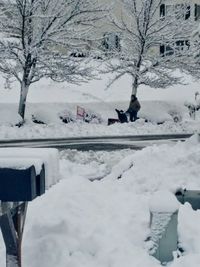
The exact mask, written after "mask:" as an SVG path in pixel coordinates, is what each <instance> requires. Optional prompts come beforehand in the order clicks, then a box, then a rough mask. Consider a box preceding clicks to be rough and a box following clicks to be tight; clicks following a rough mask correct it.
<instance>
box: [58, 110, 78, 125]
mask: <svg viewBox="0 0 200 267" xmlns="http://www.w3.org/2000/svg"><path fill="white" fill-rule="evenodd" d="M58 116H59V118H60V119H61V120H62V122H64V123H69V122H73V121H75V120H76V118H75V116H74V115H73V114H72V113H71V111H69V110H67V109H64V110H62V111H60V112H59V113H58Z"/></svg>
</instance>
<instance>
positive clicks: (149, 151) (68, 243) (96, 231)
mask: <svg viewBox="0 0 200 267" xmlns="http://www.w3.org/2000/svg"><path fill="white" fill-rule="evenodd" d="M102 153H103V152H102ZM119 153H120V152H119ZM86 155H87V154H86ZM116 157H117V154H116ZM73 159H74V160H75V157H74V158H73ZM73 166H74V167H73ZM75 166H76V168H75ZM84 169H87V171H85V172H84V171H83V170H84ZM90 170H91V172H94V168H93V163H92V162H90V160H88V161H86V159H85V160H84V161H82V163H81V161H79V164H77V162H74V163H72V162H71V161H70V157H67V156H66V158H65V157H64V155H63V157H62V161H61V171H62V178H63V180H61V182H60V183H58V184H57V185H56V186H54V187H53V188H52V189H51V190H49V191H48V192H47V193H46V195H44V196H42V197H41V198H39V199H36V201H34V202H33V203H32V204H30V206H29V210H28V217H27V224H26V228H25V235H24V243H23V252H24V257H23V261H24V266H25V267H38V266H42V267H55V266H59V267H65V266H70V267H83V266H87V267H94V266H95V267H121V266H124V267H133V266H134V267H144V266H148V267H157V266H160V263H159V262H157V261H156V260H155V259H154V258H153V257H151V256H149V254H148V251H147V247H146V243H145V239H146V237H147V236H148V234H149V201H150V199H151V196H152V194H153V193H154V192H156V191H158V190H169V191H171V192H174V191H175V190H176V189H177V188H179V187H186V188H188V189H200V179H199V173H200V144H199V142H198V141H197V138H196V137H195V136H194V137H192V138H191V139H189V140H188V141H187V142H185V143H177V144H173V145H161V146H152V147H148V148H145V149H143V150H142V151H136V152H135V153H134V154H131V155H129V156H127V157H124V159H123V160H121V161H120V163H118V164H116V165H115V166H114V167H113V169H112V171H111V173H110V175H108V176H107V177H106V178H105V179H103V180H101V181H94V182H90V181H88V180H87V179H85V178H87V177H88V174H89V171H90ZM84 176H85V177H84ZM117 178H120V179H117ZM199 224H200V215H199V211H196V212H195V211H193V210H192V209H191V207H190V206H189V205H188V204H185V205H184V206H183V205H181V206H180V212H179V225H178V230H179V240H180V242H181V245H182V247H183V248H184V249H185V253H184V255H183V256H182V257H180V258H177V259H175V260H174V262H173V263H172V264H171V265H170V266H171V267H188V266H192V267H198V266H199V262H200V231H199ZM0 246H1V250H0V252H1V257H0V265H1V266H2V267H4V266H5V265H4V263H3V262H4V257H3V254H2V253H3V249H2V242H1V243H0Z"/></svg>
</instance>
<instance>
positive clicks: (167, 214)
mask: <svg viewBox="0 0 200 267" xmlns="http://www.w3.org/2000/svg"><path fill="white" fill-rule="evenodd" d="M178 210H179V202H178V201H177V199H176V197H175V196H174V195H173V194H172V193H171V192H168V191H158V192H156V193H155V194H154V196H153V197H152V199H151V202H150V228H151V237H150V240H151V247H150V251H149V252H150V254H151V255H152V256H154V257H155V258H156V259H158V260H159V261H160V262H161V263H162V264H166V263H168V262H169V261H172V260H173V258H174V255H173V252H175V251H177V249H178V232H177V224H178Z"/></svg>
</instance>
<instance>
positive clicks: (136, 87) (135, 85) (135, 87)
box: [131, 77, 138, 96]
mask: <svg viewBox="0 0 200 267" xmlns="http://www.w3.org/2000/svg"><path fill="white" fill-rule="evenodd" d="M137 89H138V78H137V77H135V78H134V80H133V83H132V93H131V95H135V96H136V95H137Z"/></svg>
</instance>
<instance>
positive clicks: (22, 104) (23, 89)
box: [18, 82, 29, 121]
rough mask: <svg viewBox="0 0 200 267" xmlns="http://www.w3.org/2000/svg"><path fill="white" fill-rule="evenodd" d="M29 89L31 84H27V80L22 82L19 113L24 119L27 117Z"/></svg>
mask: <svg viewBox="0 0 200 267" xmlns="http://www.w3.org/2000/svg"><path fill="white" fill-rule="evenodd" d="M28 89H29V85H27V84H25V82H22V83H21V92H20V101H19V108H18V113H19V115H20V116H21V117H22V119H23V121H24V118H25V110H26V99H27V94H28Z"/></svg>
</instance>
